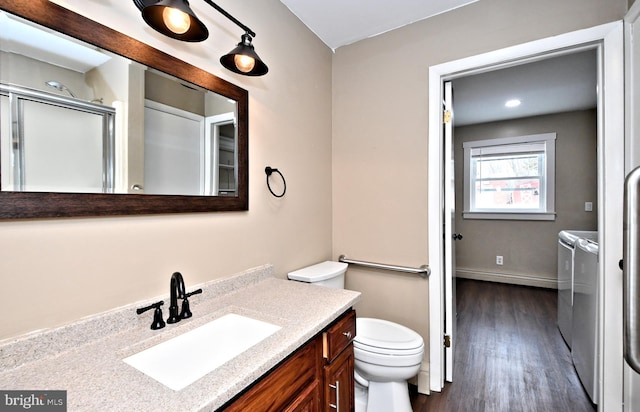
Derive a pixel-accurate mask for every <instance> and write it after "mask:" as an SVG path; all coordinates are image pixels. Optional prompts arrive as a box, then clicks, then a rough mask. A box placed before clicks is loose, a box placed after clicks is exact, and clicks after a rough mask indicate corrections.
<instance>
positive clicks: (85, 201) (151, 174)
mask: <svg viewBox="0 0 640 412" xmlns="http://www.w3.org/2000/svg"><path fill="white" fill-rule="evenodd" d="M0 9H1V10H4V11H6V12H8V13H6V14H5V13H3V14H4V16H0V20H2V19H7V18H9V19H10V20H12V21H14V20H15V21H17V22H20V20H22V19H24V20H25V21H27V22H28V24H27V26H31V28H33V29H36V30H38V29H41V31H44V32H51V33H55V32H57V33H60V34H61V36H62V37H63V38H65V39H62V40H59V41H60V42H63V45H62V49H64V50H68V49H69V48H75V47H78V48H84V49H86V50H88V52H89V54H90V55H93V58H95V59H97V62H94V63H89V62H87V61H83V62H80V64H83V65H84V66H82V68H80V69H72V70H69V69H68V67H69V65H70V64H71V63H69V62H65V63H63V66H64V67H65V68H64V69H61V68H54V70H53V71H48V70H45V69H44V67H45V66H46V67H50V66H53V65H54V63H53V61H54V60H55V59H56V58H57V57H55V56H54V55H55V53H53V52H52V50H49V49H53V41H52V40H49V39H47V40H45V41H42V40H41V41H40V42H36V46H37V44H38V43H40V49H41V50H37V49H38V47H35V46H34V45H29V44H26V45H25V44H21V43H24V41H23V39H24V38H25V37H28V36H24V35H22V34H20V33H19V32H20V31H21V30H23V28H17V29H16V34H15V35H13V34H7V33H8V32H10V31H12V30H13V28H14V26H13V24H14V23H10V24H11V25H10V26H9V27H10V28H11V29H12V30H7V29H6V27H7V26H3V30H2V33H0V46H2V49H3V50H4V51H0V53H2V55H0V103H1V105H0V108H1V109H2V112H1V113H2V117H0V128H1V129H0V136H1V138H2V139H1V141H0V171H1V172H0V178H1V179H0V182H1V184H0V218H1V219H8V218H32V217H55V216H60V217H62V216H103V215H124V214H152V213H192V212H212V211H236V210H247V209H248V93H247V91H246V90H244V89H242V88H240V87H237V86H235V85H233V84H231V83H229V82H227V81H225V80H223V79H220V78H218V77H216V76H214V75H212V74H210V73H207V72H205V71H204V70H202V69H199V68H197V67H194V66H192V65H190V64H188V63H185V62H183V61H181V60H178V59H176V58H174V57H172V56H170V55H167V54H166V53H163V52H161V51H159V50H156V49H154V48H152V47H150V46H148V45H146V44H144V43H141V42H139V41H137V40H135V39H132V38H130V37H128V36H125V35H123V34H121V33H118V32H116V31H114V30H112V29H110V28H108V27H105V26H102V25H100V24H99V23H96V22H94V21H92V20H89V19H87V18H85V17H83V16H81V15H78V14H76V13H74V12H72V11H69V10H67V9H65V8H63V7H60V6H58V5H56V4H55V3H51V2H49V1H46V0H36V1H29V2H15V1H11V0H0ZM13 16H16V17H17V18H13ZM0 24H6V22H4V23H3V22H2V21H0ZM27 29H29V28H28V27H27ZM11 36H14V37H13V38H11ZM7 37H9V38H7ZM56 41H58V40H56ZM64 42H66V44H65V43H64ZM81 42H84V43H86V44H88V45H89V47H86V46H84V45H82V44H81ZM70 43H73V44H72V46H69V44H70ZM43 45H45V47H42V46H43ZM48 46H51V47H48ZM5 49H15V50H20V51H18V52H15V53H13V50H10V51H9V52H7V51H6V50H5ZM25 49H27V50H26V51H25ZM43 50H44V52H45V53H47V54H48V55H47V56H42V57H36V56H35V55H36V54H37V53H40V52H43ZM10 54H11V55H12V56H13V57H16V56H17V58H12V59H10V58H9V57H8V56H9V55H10ZM42 61H45V62H46V63H42ZM25 67H26V68H27V69H25ZM75 72H79V73H82V74H81V75H77V74H74V73H75ZM114 72H117V73H119V77H118V80H111V79H110V76H111V75H112V74H113V73H114ZM70 73H71V74H70ZM7 119H10V121H7ZM61 119H64V120H61ZM71 119H73V120H71ZM54 130H56V131H57V132H55V133H54V132H53V131H54ZM78 130H79V131H81V133H79V134H78V133H77V132H78ZM189 130H192V131H189ZM25 136H27V138H25ZM5 137H9V138H8V139H5ZM34 165H35V166H34ZM59 165H64V167H59Z"/></svg>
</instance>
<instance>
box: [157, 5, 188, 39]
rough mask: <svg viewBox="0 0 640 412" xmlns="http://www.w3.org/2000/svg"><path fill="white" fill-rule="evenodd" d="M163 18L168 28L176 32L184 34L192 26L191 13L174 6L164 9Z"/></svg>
mask: <svg viewBox="0 0 640 412" xmlns="http://www.w3.org/2000/svg"><path fill="white" fill-rule="evenodd" d="M162 20H164V24H166V25H167V28H168V29H169V30H171V31H172V32H174V33H176V34H184V33H186V32H187V30H189V27H191V19H190V18H189V15H188V14H187V13H185V12H183V11H181V10H178V9H174V8H172V7H165V8H164V10H163V11H162Z"/></svg>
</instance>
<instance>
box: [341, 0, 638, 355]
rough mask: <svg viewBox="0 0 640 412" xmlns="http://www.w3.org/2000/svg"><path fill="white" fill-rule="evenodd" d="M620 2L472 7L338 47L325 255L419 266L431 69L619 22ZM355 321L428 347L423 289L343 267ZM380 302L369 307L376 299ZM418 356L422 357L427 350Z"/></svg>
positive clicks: (494, 1)
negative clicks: (329, 250)
mask: <svg viewBox="0 0 640 412" xmlns="http://www.w3.org/2000/svg"><path fill="white" fill-rule="evenodd" d="M626 5H627V3H626V0H567V1H562V2H557V1H553V0H541V1H535V2H526V1H512V0H481V1H478V2H476V3H473V4H471V5H468V6H465V7H462V8H459V9H456V10H453V11H451V12H449V13H444V14H441V15H438V16H435V17H433V18H431V19H427V20H424V21H421V22H417V23H414V24H411V25H409V26H405V27H403V28H401V29H398V30H394V31H391V32H388V33H385V34H384V35H381V36H378V37H373V38H371V39H367V40H364V41H361V42H358V43H355V44H353V45H350V46H346V47H341V48H338V49H337V51H336V53H335V56H334V58H333V255H334V257H337V256H338V255H340V254H343V253H344V254H347V255H349V256H350V257H352V258H354V259H363V260H371V261H380V262H384V263H395V264H402V265H411V266H414V265H415V266H419V265H421V264H423V263H429V262H428V256H429V254H428V252H429V244H428V233H429V230H438V228H430V227H428V224H427V204H428V191H427V180H428V176H427V167H428V162H429V161H438V159H436V158H434V155H432V154H430V153H428V152H427V138H428V136H427V133H428V126H429V125H428V109H427V106H428V94H429V90H428V78H429V76H428V70H429V67H430V66H432V65H436V64H439V63H444V62H447V61H451V60H455V59H459V58H463V57H467V56H472V55H476V54H480V53H484V52H488V51H492V50H496V49H500V48H504V47H507V46H511V45H516V44H520V43H524V42H527V41H532V40H536V39H540V38H544V37H549V36H553V35H556V34H560V33H565V32H569V31H573V30H578V29H581V28H586V27H591V26H595V25H598V24H601V23H605V22H610V21H614V20H619V19H620V18H621V17H622V16H623V15H624V13H625V10H626ZM347 287H350V288H353V289H358V290H360V291H362V292H363V299H362V301H361V303H359V305H358V307H357V309H358V310H359V313H360V315H362V316H370V315H373V316H380V317H385V318H387V319H390V320H399V321H403V322H404V323H405V324H406V325H407V326H409V327H412V328H414V329H416V330H417V331H419V332H420V333H421V334H422V335H423V336H424V337H425V339H426V340H427V342H428V329H429V320H428V319H429V314H428V282H427V281H420V280H416V279H413V278H410V277H407V276H403V275H393V274H390V273H376V272H373V271H367V270H362V269H360V270H357V271H356V270H354V269H350V270H349V272H348V273H347ZM380 295H383V296H385V297H386V298H385V299H384V300H379V296H380ZM427 353H429V352H428V350H427Z"/></svg>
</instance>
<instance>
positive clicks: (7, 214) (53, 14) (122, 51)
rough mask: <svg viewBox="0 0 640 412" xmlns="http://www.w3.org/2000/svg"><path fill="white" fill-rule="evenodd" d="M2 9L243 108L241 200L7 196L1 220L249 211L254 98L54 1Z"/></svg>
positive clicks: (6, 3)
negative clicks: (250, 101)
mask: <svg viewBox="0 0 640 412" xmlns="http://www.w3.org/2000/svg"><path fill="white" fill-rule="evenodd" d="M0 9H2V10H5V11H7V12H10V13H13V14H15V15H17V16H21V17H23V18H25V19H27V20H30V21H33V22H35V23H38V24H40V25H42V26H45V27H48V28H50V29H53V30H55V31H58V32H60V33H64V34H67V35H69V36H71V37H75V38H77V39H80V40H83V41H85V42H87V43H90V44H93V45H95V46H98V47H100V48H103V49H105V50H109V51H111V52H114V53H116V54H119V55H122V56H124V57H126V58H129V59H131V60H135V61H137V62H139V63H141V64H144V65H146V66H149V67H153V68H155V69H157V70H160V71H162V72H165V73H167V74H170V75H173V76H175V77H178V78H181V79H184V80H186V81H188V82H191V83H193V84H196V85H198V86H201V87H204V88H206V89H209V90H212V91H214V92H216V93H218V94H220V95H223V96H226V97H228V98H230V99H233V100H235V101H236V102H237V107H238V120H237V128H238V191H237V194H238V195H237V196H236V197H227V196H174V195H147V194H144V195H136V194H84V193H48V192H42V193H36V192H5V191H1V192H0V219H23V218H44V217H73V216H113V215H140V214H163V213H195V212H220V211H241V210H248V209H249V172H248V168H249V164H248V163H249V162H248V157H249V142H248V140H249V120H248V118H249V94H248V92H247V91H246V90H244V89H242V88H240V87H238V86H236V85H234V84H232V83H229V82H227V81H226V80H224V79H221V78H219V77H216V76H214V75H212V74H210V73H207V72H206V71H204V70H202V69H199V68H197V67H195V66H192V65H190V64H188V63H186V62H184V61H182V60H179V59H176V58H175V57H173V56H170V55H168V54H166V53H164V52H161V51H159V50H157V49H155V48H153V47H151V46H148V45H146V44H144V43H142V42H139V41H138V40H135V39H133V38H131V37H128V36H126V35H124V34H122V33H119V32H117V31H114V30H112V29H110V28H108V27H106V26H103V25H101V24H99V23H97V22H95V21H93V20H90V19H87V18H86V17H83V16H81V15H79V14H76V13H74V12H72V11H70V10H67V9H65V8H63V7H61V6H58V5H57V4H55V3H51V2H49V1H48V0H29V1H16V0H0ZM141 24H142V23H141Z"/></svg>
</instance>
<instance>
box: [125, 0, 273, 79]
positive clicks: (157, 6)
mask: <svg viewBox="0 0 640 412" xmlns="http://www.w3.org/2000/svg"><path fill="white" fill-rule="evenodd" d="M203 1H204V2H205V3H207V4H208V5H209V6H211V7H213V8H214V9H216V10H217V11H218V12H219V13H220V14H222V15H223V16H224V17H226V18H227V19H229V20H231V21H232V22H233V23H235V24H236V25H237V26H238V27H240V28H241V29H243V30H244V34H243V35H242V37H241V40H240V43H238V45H237V46H236V48H234V49H233V50H231V51H230V52H229V53H228V54H226V55H224V56H222V57H221V58H220V63H221V64H222V66H224V67H225V68H226V69H228V70H231V71H232V72H234V73H238V74H242V75H244V76H262V75H264V74H267V72H268V71H269V68H268V67H267V65H266V64H265V63H264V62H263V61H262V59H260V57H258V54H257V53H256V51H255V49H254V47H253V44H251V41H252V40H253V38H254V37H256V33H255V32H254V31H253V30H251V29H250V28H249V27H247V26H245V25H244V24H242V23H241V22H240V21H238V20H237V19H236V18H235V17H233V16H232V15H230V14H229V13H227V12H226V11H225V10H224V9H223V8H222V7H220V6H218V5H217V4H216V3H214V2H213V1H211V0H203ZM133 2H134V3H135V5H136V7H138V9H140V11H141V12H142V18H143V19H144V21H145V22H146V23H147V24H148V25H149V26H150V27H151V28H152V29H154V30H156V31H158V32H159V33H162V34H164V35H165V36H168V37H171V38H173V39H176V40H182V41H188V42H199V41H203V40H205V39H207V37H209V30H207V27H206V26H205V25H204V23H202V21H200V19H198V17H197V16H196V15H195V13H194V12H193V10H191V7H189V1H188V0H160V1H158V0H133Z"/></svg>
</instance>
